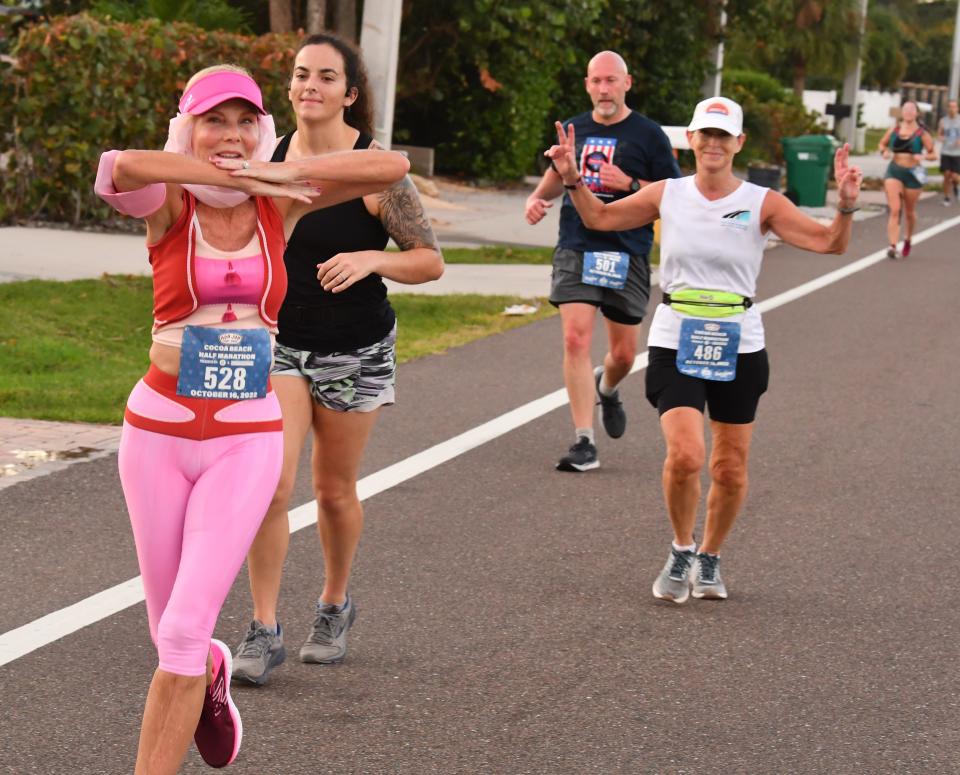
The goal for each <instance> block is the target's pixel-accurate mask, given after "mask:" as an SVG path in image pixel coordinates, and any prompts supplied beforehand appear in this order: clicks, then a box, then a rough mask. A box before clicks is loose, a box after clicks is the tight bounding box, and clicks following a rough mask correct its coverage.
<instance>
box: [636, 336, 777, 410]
mask: <svg viewBox="0 0 960 775" xmlns="http://www.w3.org/2000/svg"><path fill="white" fill-rule="evenodd" d="M769 379H770V363H769V361H768V360H767V351H766V350H759V351H757V352H753V353H740V355H738V356H737V376H736V377H735V378H734V379H733V380H732V381H730V382H714V381H713V380H708V379H699V378H697V377H688V376H687V375H686V374H681V373H680V372H679V371H678V370H677V351H676V350H669V349H667V348H665V347H651V348H649V363H648V365H647V378H646V392H647V400H648V401H649V402H650V403H651V404H653V406H654V407H656V409H657V411H658V412H659V413H660V415H661V416H662V415H663V413H664V412H667V411H669V410H671V409H676V408H677V407H678V406H689V407H692V408H693V409H696V410H698V411H700V412H703V409H704V406H707V407H709V409H710V419H711V420H716V421H717V422H725V423H730V424H732V425H745V424H747V423H751V422H753V421H754V419H755V418H756V416H757V404H758V403H759V402H760V396H762V395H763V394H764V393H765V392H766V390H767V384H768V382H769Z"/></svg>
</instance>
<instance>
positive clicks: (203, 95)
mask: <svg viewBox="0 0 960 775" xmlns="http://www.w3.org/2000/svg"><path fill="white" fill-rule="evenodd" d="M237 98H239V99H244V100H247V101H248V102H250V103H251V104H252V105H253V106H254V107H255V108H256V109H257V111H258V112H259V114H260V115H258V116H257V123H258V125H259V128H260V140H259V142H258V143H257V147H256V148H255V149H254V151H253V155H252V156H251V158H252V159H255V160H256V161H270V158H271V157H272V156H273V148H274V146H275V145H276V144H277V131H276V129H275V127H274V124H273V116H270V115H267V114H266V112H265V111H264V110H263V99H262V97H261V96H260V89H259V88H258V87H257V85H256V83H255V82H254V81H253V80H252V79H251V78H249V77H247V76H245V75H243V74H241V73H233V72H217V73H213V74H211V75H208V76H207V77H206V78H201V79H200V80H199V81H197V82H196V83H195V84H193V86H191V87H190V88H189V89H188V90H187V91H186V92H184V94H183V97H182V98H181V100H180V110H181V112H180V113H178V114H177V116H176V117H175V118H172V119H170V129H169V132H168V134H167V143H166V145H164V146H163V150H165V151H169V152H170V153H180V154H183V155H184V156H193V141H192V138H193V123H194V121H193V119H194V116H196V115H199V114H200V113H205V112H206V111H208V110H210V109H211V108H215V107H216V106H217V105H219V104H220V103H222V102H226V101H227V100H231V99H237ZM201 161H206V159H201ZM183 187H184V188H185V189H187V191H189V192H190V193H191V194H193V195H194V196H195V197H196V198H197V199H199V200H200V201H201V202H203V203H204V204H207V205H210V206H211V207H220V208H225V207H236V206H237V205H239V204H242V203H243V202H245V201H247V199H249V198H250V195H249V194H245V193H244V192H243V191H237V190H235V189H232V188H224V187H222V186H208V185H198V184H194V183H188V184H185V185H184V186H183Z"/></svg>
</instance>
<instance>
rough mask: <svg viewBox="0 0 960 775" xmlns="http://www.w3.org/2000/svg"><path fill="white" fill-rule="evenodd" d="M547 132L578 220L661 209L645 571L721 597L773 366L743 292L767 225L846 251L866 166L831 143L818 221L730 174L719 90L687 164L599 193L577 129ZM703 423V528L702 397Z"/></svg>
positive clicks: (726, 104)
mask: <svg viewBox="0 0 960 775" xmlns="http://www.w3.org/2000/svg"><path fill="white" fill-rule="evenodd" d="M556 126H557V145H554V146H553V147H552V148H550V149H549V150H548V151H547V152H546V153H545V155H546V156H547V157H548V158H550V159H551V160H552V161H553V163H554V165H555V166H556V168H557V171H558V172H559V173H560V176H561V177H562V178H563V183H564V187H565V188H567V189H568V191H569V193H570V198H571V200H572V201H573V203H574V205H575V206H576V208H577V212H578V213H579V214H580V217H581V218H582V219H583V223H584V225H585V226H586V227H587V228H588V229H596V230H601V231H620V230H622V229H633V228H636V227H638V226H642V225H643V224H646V223H650V222H651V221H653V220H655V219H657V218H660V219H661V248H660V285H661V288H662V290H663V294H664V297H663V303H661V304H660V305H659V306H658V307H657V310H656V313H655V315H654V318H653V322H652V323H651V326H650V338H649V340H648V347H649V354H650V362H649V366H648V368H647V374H646V382H647V385H646V392H647V398H648V399H649V400H650V402H651V403H652V404H653V405H654V406H655V407H657V409H658V411H659V413H660V426H661V429H662V431H663V435H664V439H665V440H666V444H667V457H666V461H665V463H664V468H663V488H664V499H665V501H666V504H667V511H668V513H669V517H670V522H671V524H672V527H673V533H674V537H673V544H672V546H671V549H670V556H669V557H668V558H667V563H666V565H665V566H664V568H663V570H662V571H661V572H660V575H659V576H657V579H656V580H655V581H654V584H653V594H654V596H655V597H657V598H658V599H661V600H670V601H673V602H675V603H683V602H685V601H686V600H687V598H688V597H689V595H690V591H691V586H692V589H693V595H694V597H700V598H714V599H723V598H726V596H727V591H726V587H725V586H724V584H723V581H722V580H721V578H720V571H719V561H720V558H719V554H720V547H721V545H722V544H723V541H724V539H725V538H726V537H727V534H728V533H729V532H730V529H731V528H732V527H733V523H734V521H735V520H736V517H737V514H738V512H739V510H740V507H741V505H742V504H743V501H744V498H745V497H746V494H747V458H748V454H749V451H750V440H751V437H752V434H753V426H754V418H755V415H756V408H757V403H758V401H759V398H760V395H761V394H762V393H763V392H764V391H765V390H766V387H767V379H768V375H769V367H768V364H767V357H766V349H765V347H764V335H763V322H762V320H761V317H760V312H759V310H758V309H757V307H755V306H753V296H754V293H755V292H756V282H757V275H759V273H760V265H761V262H762V259H763V251H764V247H765V246H766V242H767V237H768V235H769V234H770V232H771V231H773V232H776V234H777V236H778V237H779V238H780V239H781V240H783V241H784V242H786V243H788V244H790V245H794V246H796V247H799V248H803V249H805V250H811V251H814V252H817V253H843V252H844V251H845V250H846V247H847V243H848V242H849V241H850V229H851V223H852V221H853V218H852V215H853V213H854V211H855V210H856V209H857V207H856V206H855V205H856V201H857V197H858V196H859V194H860V183H861V180H862V178H863V174H862V172H861V171H860V170H859V169H858V168H857V167H850V166H849V165H848V163H847V161H848V156H849V147H848V146H846V145H845V146H844V147H843V148H841V149H840V150H839V151H837V154H836V157H835V159H834V174H835V176H836V180H837V186H838V190H839V195H840V204H839V208H838V210H837V215H836V217H835V218H834V220H833V223H831V224H830V225H829V226H824V225H822V224H820V223H818V222H817V221H814V220H813V219H812V218H809V217H807V216H806V215H804V214H803V213H802V212H800V210H799V209H797V207H796V206H795V205H794V204H793V203H791V202H790V201H789V200H788V199H787V198H786V197H785V196H783V195H781V194H779V193H777V192H775V191H771V190H769V189H766V188H762V187H760V186H755V185H753V184H751V183H747V182H744V181H742V180H740V179H739V178H737V177H736V176H735V175H734V174H733V157H734V156H735V155H736V153H737V152H738V151H739V150H740V149H741V148H742V147H743V143H744V140H745V139H746V136H745V135H744V134H743V111H742V110H741V108H740V106H739V105H738V104H737V103H735V102H733V101H732V100H728V99H726V98H724V97H713V98H710V99H706V100H703V101H702V102H700V103H699V104H698V105H697V107H696V109H695V110H694V114H693V120H692V121H691V122H690V126H689V127H688V129H687V138H688V140H689V142H690V147H691V149H692V150H693V153H694V156H695V157H696V161H697V171H696V174H695V175H692V176H690V177H686V178H678V179H672V180H661V181H658V182H656V183H650V184H648V185H646V186H644V187H643V189H641V190H640V191H638V192H637V193H635V194H633V195H631V196H628V197H626V198H624V199H621V200H619V201H617V202H612V203H611V204H608V205H605V204H603V203H602V202H601V201H600V200H599V199H597V198H596V197H595V196H594V195H593V194H592V193H590V190H589V189H588V188H586V187H585V186H583V185H582V183H581V181H580V179H579V177H578V174H577V165H576V162H575V159H574V153H573V149H574V148H575V137H574V130H573V127H572V126H571V127H570V128H569V131H568V132H567V133H566V134H565V133H564V130H563V127H562V125H561V124H559V123H558V124H557V125H556ZM705 407H707V408H709V411H710V423H711V431H712V436H713V447H712V449H711V452H710V479H711V484H710V492H709V494H708V496H707V517H706V523H705V525H704V533H703V535H704V537H703V542H702V543H701V544H700V546H699V547H697V545H696V543H695V541H694V525H695V522H696V514H697V506H698V502H699V500H700V471H701V469H702V468H703V465H704V463H705V461H706V444H705V433H704V408H705Z"/></svg>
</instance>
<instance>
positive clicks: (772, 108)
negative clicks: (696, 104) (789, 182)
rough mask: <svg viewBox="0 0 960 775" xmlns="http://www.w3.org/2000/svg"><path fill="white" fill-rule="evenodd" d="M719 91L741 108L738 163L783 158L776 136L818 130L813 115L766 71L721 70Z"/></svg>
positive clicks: (779, 138) (781, 136) (821, 130)
mask: <svg viewBox="0 0 960 775" xmlns="http://www.w3.org/2000/svg"><path fill="white" fill-rule="evenodd" d="M723 94H724V96H726V97H729V98H730V99H732V100H735V101H736V102H738V103H740V106H741V107H742V108H743V129H744V132H745V133H746V135H747V141H746V143H744V146H743V150H742V151H741V152H740V153H739V154H738V155H737V161H738V163H746V162H750V161H753V160H756V159H759V160H762V161H766V162H777V163H780V162H782V161H783V147H782V146H781V145H780V140H781V139H782V138H784V137H796V136H798V135H806V134H822V133H823V131H824V130H823V127H822V126H820V125H819V124H818V123H817V118H816V115H815V114H813V113H811V112H810V111H808V110H807V109H806V108H804V106H803V102H802V101H801V100H800V99H799V98H798V97H797V96H796V95H794V94H792V93H790V92H788V91H787V90H786V89H785V88H784V87H783V85H782V84H781V83H780V82H779V81H778V80H777V79H776V78H773V77H772V76H769V75H767V74H766V73H758V72H754V71H751V70H724V73H723Z"/></svg>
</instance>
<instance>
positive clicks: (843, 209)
mask: <svg viewBox="0 0 960 775" xmlns="http://www.w3.org/2000/svg"><path fill="white" fill-rule="evenodd" d="M859 209H860V208H859V207H838V208H837V212H838V213H840V215H853V214H854V213H855V212H856V211H857V210H859Z"/></svg>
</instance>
